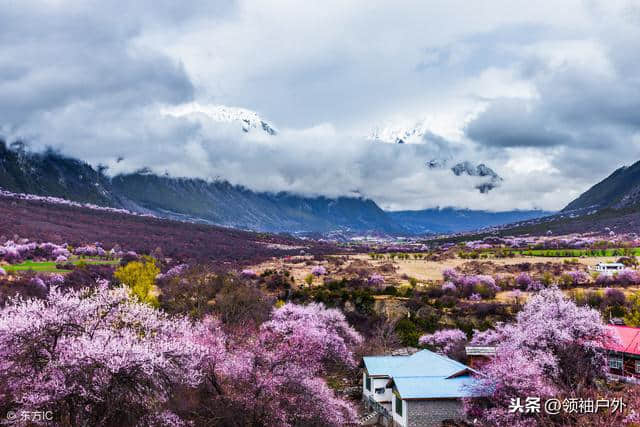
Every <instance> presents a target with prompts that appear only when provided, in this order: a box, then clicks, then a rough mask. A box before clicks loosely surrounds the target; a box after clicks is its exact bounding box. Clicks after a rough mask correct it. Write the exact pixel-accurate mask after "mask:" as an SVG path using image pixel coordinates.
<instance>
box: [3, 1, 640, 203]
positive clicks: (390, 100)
mask: <svg viewBox="0 0 640 427" xmlns="http://www.w3.org/2000/svg"><path fill="white" fill-rule="evenodd" d="M563 7H564V8H565V9H566V10H569V11H570V12H571V13H562V14H559V13H555V11H556V9H557V4H556V2H554V1H541V2H535V3H532V2H529V1H515V2H514V1H502V0H500V1H496V2H493V3H491V4H486V3H483V4H480V3H478V2H472V3H470V2H467V1H462V0H459V1H450V2H446V3H441V4H435V3H433V2H418V1H409V0H400V1H398V2H394V4H390V3H389V4H388V5H385V4H383V3H376V2H368V1H364V0H354V1H349V2H344V1H338V0H329V1H326V2H322V3H313V2H311V3H310V2H306V3H304V4H303V3H300V2H297V1H288V0H276V1H266V0H252V1H249V0H238V1H218V2H208V1H207V2H205V1H193V2H188V3H184V4H179V5H177V3H175V2H172V1H169V0H161V1H153V2H152V1H150V0H141V1H136V2H129V3H126V4H124V3H122V2H115V1H100V2H98V1H90V2H84V3H74V4H69V3H67V2H56V1H48V2H39V1H38V2H36V1H22V2H19V3H16V4H11V5H10V6H9V5H0V53H1V54H0V118H1V119H0V131H1V133H2V134H3V135H4V136H6V137H8V138H9V139H17V138H24V139H26V140H28V141H29V143H30V145H31V147H32V148H33V149H42V148H44V147H46V146H53V147H55V148H56V149H59V150H60V151H62V152H63V153H65V154H68V155H73V156H77V157H80V158H82V159H85V160H87V161H90V162H91V163H93V164H98V163H103V164H107V165H108V166H109V167H110V173H118V172H127V171H133V170H136V169H138V168H141V167H144V166H148V167H151V168H152V169H153V170H155V171H157V172H159V173H164V172H165V171H167V172H169V173H170V174H172V175H175V176H198V177H203V178H208V179H216V178H222V179H228V180H230V181H231V182H233V183H237V184H242V185H246V186H248V187H251V188H254V189H256V190H264V191H282V190H287V191H293V192H298V193H303V194H323V195H328V196H337V195H365V196H367V197H371V198H373V199H374V200H376V201H377V202H379V203H380V204H381V205H383V206H384V207H387V208H393V209H404V208H412V209H418V208H427V207H433V206H455V207H468V208H477V209H491V210H497V209H512V208H523V209H526V208H532V207H542V208H545V209H559V208H562V207H563V206H564V205H565V204H566V203H567V202H569V201H570V200H571V198H573V197H574V196H576V195H578V194H579V193H580V192H581V191H584V190H586V189H587V188H588V187H590V186H591V185H592V184H593V183H594V182H596V181H597V180H598V179H601V178H602V177H603V176H605V175H606V174H607V173H608V172H611V171H612V170H614V169H616V168H617V167H618V166H620V165H621V164H624V163H629V162H631V161H634V160H636V159H637V158H638V157H640V142H639V141H640V136H639V135H640V131H639V128H640V101H639V100H640V83H639V81H638V79H637V71H638V69H640V55H639V54H638V52H640V42H639V40H640V26H639V25H638V22H637V19H636V18H634V17H637V13H635V12H633V10H632V9H630V8H629V6H628V3H627V2H625V1H620V2H616V1H607V2H604V1H590V2H583V1H581V0H575V1H573V0H571V1H568V2H566V3H564V6H563ZM460 10H465V13H460ZM632 12H633V13H632ZM184 105H204V106H206V105H226V106H229V107H236V108H245V109H248V110H252V111H256V112H257V113H258V114H259V115H260V117H261V118H264V119H265V120H266V121H268V122H269V123H271V124H272V125H273V126H275V128H277V129H278V131H279V132H278V135H276V136H270V135H266V134H263V133H260V132H254V131H251V132H248V133H244V132H242V131H241V128H240V127H239V126H237V125H236V124H235V123H233V122H229V123H225V122H220V121H217V120H211V119H210V118H207V117H206V115H203V114H200V115H189V114H188V115H184V116H171V115H167V114H165V112H166V111H167V110H171V109H175V108H180V106H184ZM416 121H419V122H420V123H422V124H423V125H424V128H425V129H426V131H425V133H424V137H423V140H422V141H419V142H420V143H416V144H405V145H403V146H398V145H394V144H382V143H376V142H372V141H368V140H366V139H365V138H364V136H366V135H368V134H369V133H370V131H371V130H372V129H373V128H375V127H378V126H381V125H383V124H384V123H387V122H391V123H416ZM603 153H605V155H603ZM119 157H123V158H124V160H123V161H121V162H117V159H118V158H119ZM439 158H450V159H452V160H456V161H461V160H469V161H472V162H474V163H476V164H477V163H485V164H487V165H488V166H489V167H491V168H492V169H494V170H495V171H496V172H497V173H498V174H499V175H500V176H501V177H503V178H504V181H503V183H502V185H501V186H500V187H499V188H496V189H494V190H492V191H491V192H489V193H488V194H480V193H479V192H478V191H477V190H476V189H475V187H476V186H477V185H478V184H479V182H478V179H479V178H478V177H471V176H462V177H456V176H455V175H453V174H452V173H451V172H450V171H449V170H442V171H440V170H430V169H428V168H426V167H425V163H426V162H427V161H429V160H432V159H439Z"/></svg>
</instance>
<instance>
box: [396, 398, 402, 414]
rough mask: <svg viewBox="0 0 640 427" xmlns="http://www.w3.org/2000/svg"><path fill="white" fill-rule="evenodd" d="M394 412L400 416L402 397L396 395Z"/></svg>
mask: <svg viewBox="0 0 640 427" xmlns="http://www.w3.org/2000/svg"><path fill="white" fill-rule="evenodd" d="M396 414H398V415H400V416H402V399H400V396H398V395H396Z"/></svg>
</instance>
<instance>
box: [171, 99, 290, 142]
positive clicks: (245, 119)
mask: <svg viewBox="0 0 640 427" xmlns="http://www.w3.org/2000/svg"><path fill="white" fill-rule="evenodd" d="M163 112H164V113H165V114H168V115H171V116H175V117H183V116H189V115H193V114H203V115H205V116H206V117H207V118H208V119H210V120H213V121H216V122H220V123H238V124H239V125H240V127H241V129H242V130H243V131H244V132H247V133H248V132H252V131H254V130H258V131H262V132H265V133H266V134H268V135H276V134H277V133H278V131H277V130H276V128H275V127H274V126H273V125H271V123H269V122H268V121H266V120H264V119H263V118H262V117H260V116H259V115H258V113H256V112H255V111H251V110H248V109H246V108H239V107H228V106H226V105H203V104H200V103H197V102H191V103H189V104H183V105H180V106H177V107H171V108H167V109H165V110H164V111H163Z"/></svg>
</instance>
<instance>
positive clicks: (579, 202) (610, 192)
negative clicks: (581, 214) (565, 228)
mask: <svg viewBox="0 0 640 427" xmlns="http://www.w3.org/2000/svg"><path fill="white" fill-rule="evenodd" d="M639 202H640V162H636V163H634V164H633V165H631V166H623V167H621V168H619V169H617V170H616V171H614V172H613V173H612V174H611V175H609V176H608V177H607V178H605V179H604V180H602V181H600V182H599V183H597V184H596V185H594V186H593V187H591V188H590V189H589V190H587V191H586V192H584V193H582V195H580V197H578V198H577V199H576V200H574V201H572V202H571V203H569V204H568V205H567V206H566V207H565V208H564V209H563V212H568V211H580V210H591V211H593V210H602V209H606V208H611V209H622V208H629V207H634V206H637V205H638V203H639Z"/></svg>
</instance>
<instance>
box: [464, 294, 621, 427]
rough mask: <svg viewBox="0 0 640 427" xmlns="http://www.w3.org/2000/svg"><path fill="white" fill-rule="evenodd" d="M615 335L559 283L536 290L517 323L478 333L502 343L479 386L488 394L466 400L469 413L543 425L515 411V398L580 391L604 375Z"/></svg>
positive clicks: (484, 340) (482, 341)
mask: <svg viewBox="0 0 640 427" xmlns="http://www.w3.org/2000/svg"><path fill="white" fill-rule="evenodd" d="M615 339H616V338H615V337H612V336H610V334H609V332H608V330H607V329H606V327H605V325H604V324H603V322H602V319H601V317H600V314H599V313H598V312H597V311H595V310H593V309H590V308H585V307H578V306H576V305H575V304H574V303H573V302H572V301H570V300H568V299H567V298H565V297H564V295H563V294H562V292H561V291H560V290H558V289H557V288H556V287H552V288H548V289H543V290H542V291H540V292H539V293H538V294H536V295H534V296H532V297H531V299H529V301H528V302H527V303H526V304H525V306H524V307H523V309H522V311H521V312H520V313H518V316H517V320H516V322H515V323H514V324H509V325H498V326H497V327H496V329H495V330H491V331H487V332H484V333H478V334H476V335H475V336H474V338H473V340H472V344H474V345H483V346H486V345H493V346H496V347H497V349H496V352H497V353H496V357H495V358H494V359H492V360H491V362H489V363H488V364H487V365H485V366H484V367H483V374H484V376H483V377H482V378H481V380H480V381H479V383H478V385H477V387H476V388H475V389H474V392H476V393H477V394H478V395H484V396H489V397H488V398H487V399H472V400H469V401H468V402H466V410H467V411H468V413H469V415H471V416H473V417H478V418H480V419H482V420H483V421H484V422H486V423H488V424H491V425H538V424H537V423H538V421H539V420H538V419H537V418H536V417H537V416H538V415H536V414H526V415H525V414H521V413H518V412H516V413H510V412H509V411H508V405H509V402H510V399H511V398H516V397H520V398H525V397H527V396H537V397H542V398H544V397H550V396H555V395H562V394H565V395H571V396H574V397H575V396H580V395H581V393H583V392H585V391H586V390H589V389H590V388H592V387H593V386H594V384H595V382H596V380H598V379H601V378H603V377H604V375H605V373H606V363H605V357H604V353H603V351H602V350H601V347H602V346H603V345H604V344H605V343H606V342H607V341H609V340H615Z"/></svg>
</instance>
